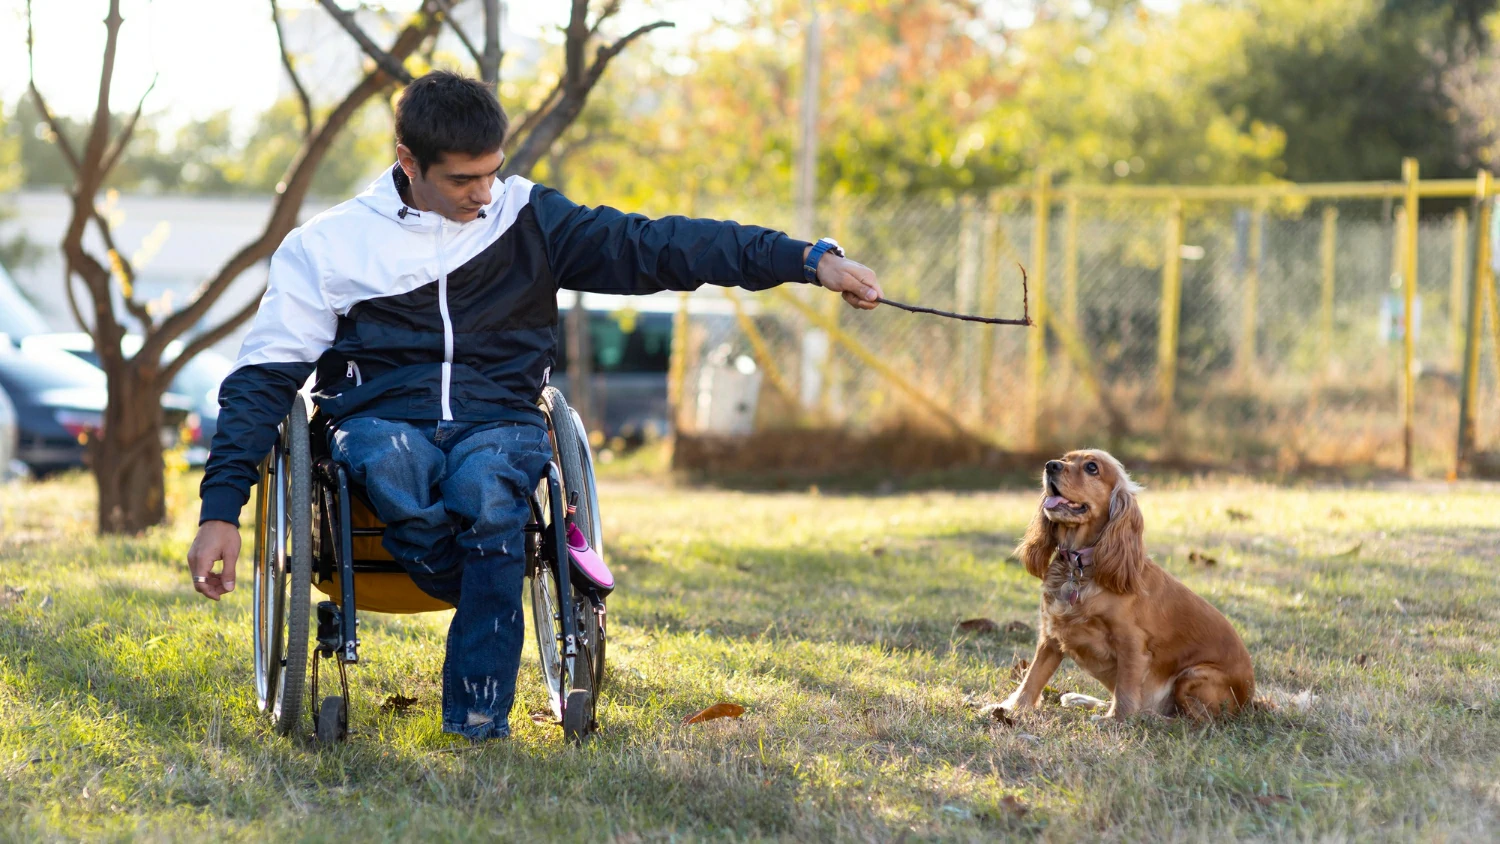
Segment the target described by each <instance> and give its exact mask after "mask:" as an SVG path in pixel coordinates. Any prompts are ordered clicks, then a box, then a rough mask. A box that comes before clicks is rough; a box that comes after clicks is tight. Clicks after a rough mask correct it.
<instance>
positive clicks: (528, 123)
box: [505, 79, 567, 145]
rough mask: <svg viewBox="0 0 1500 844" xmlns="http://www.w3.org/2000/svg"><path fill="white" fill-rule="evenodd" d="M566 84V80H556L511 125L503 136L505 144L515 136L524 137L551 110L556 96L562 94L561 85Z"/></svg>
mask: <svg viewBox="0 0 1500 844" xmlns="http://www.w3.org/2000/svg"><path fill="white" fill-rule="evenodd" d="M566 84H567V80H564V79H559V80H557V84H556V85H553V86H552V90H551V91H548V92H547V97H546V98H545V99H543V100H542V101H541V102H540V103H538V104H537V107H536V108H534V109H532V110H531V111H529V112H527V114H526V116H525V117H523V118H521V122H520V123H517V124H515V125H513V126H511V128H510V132H509V133H508V135H507V137H506V138H505V142H506V144H507V145H508V144H509V143H510V142H511V141H513V140H515V139H516V138H522V137H526V135H527V133H528V132H530V131H531V127H532V126H533V125H535V124H536V122H537V121H538V120H540V119H541V118H542V117H544V116H545V115H546V114H547V112H549V111H551V110H552V105H553V104H554V103H556V102H557V99H558V97H560V96H562V92H563V86H564V85H566Z"/></svg>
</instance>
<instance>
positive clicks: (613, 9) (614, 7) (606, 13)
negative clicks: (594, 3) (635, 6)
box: [589, 0, 620, 35]
mask: <svg viewBox="0 0 1500 844" xmlns="http://www.w3.org/2000/svg"><path fill="white" fill-rule="evenodd" d="M619 12H620V0H609V2H608V3H606V4H604V8H603V9H600V10H599V17H597V18H595V19H594V25H593V26H591V27H589V35H598V34H599V27H600V26H602V25H603V24H604V22H605V21H607V20H609V19H610V18H612V17H614V16H615V15H617V14H619Z"/></svg>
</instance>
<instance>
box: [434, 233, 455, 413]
mask: <svg viewBox="0 0 1500 844" xmlns="http://www.w3.org/2000/svg"><path fill="white" fill-rule="evenodd" d="M447 229H448V221H447V220H445V219H443V218H442V217H441V216H440V217H439V218H438V236H437V247H438V248H437V258H438V313H439V314H441V315H442V317H443V421H444V422H452V421H453V407H452V405H451V404H449V401H448V396H449V389H450V387H451V385H452V382H453V321H452V320H451V319H449V318H448V262H447V261H446V260H445V259H444V257H443V233H444V232H445V231H447Z"/></svg>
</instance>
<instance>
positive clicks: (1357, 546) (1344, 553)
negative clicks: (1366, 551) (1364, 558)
mask: <svg viewBox="0 0 1500 844" xmlns="http://www.w3.org/2000/svg"><path fill="white" fill-rule="evenodd" d="M1363 547H1365V543H1364V540H1360V541H1359V542H1356V543H1354V547H1353V548H1350V549H1349V550H1347V551H1340V552H1338V553H1337V554H1334V555H1333V556H1335V557H1358V556H1359V549H1361V548H1363Z"/></svg>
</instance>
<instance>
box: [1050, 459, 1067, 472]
mask: <svg viewBox="0 0 1500 844" xmlns="http://www.w3.org/2000/svg"><path fill="white" fill-rule="evenodd" d="M1062 469H1063V464H1062V461H1061V460H1048V461H1047V474H1049V475H1055V474H1057V473H1058V472H1061V471H1062Z"/></svg>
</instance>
